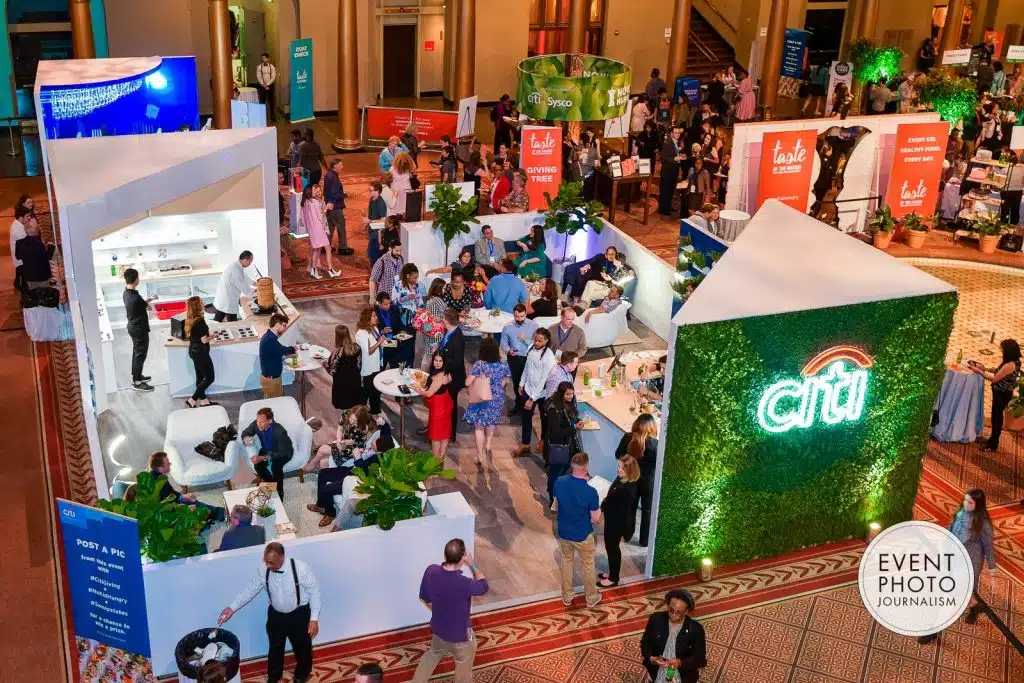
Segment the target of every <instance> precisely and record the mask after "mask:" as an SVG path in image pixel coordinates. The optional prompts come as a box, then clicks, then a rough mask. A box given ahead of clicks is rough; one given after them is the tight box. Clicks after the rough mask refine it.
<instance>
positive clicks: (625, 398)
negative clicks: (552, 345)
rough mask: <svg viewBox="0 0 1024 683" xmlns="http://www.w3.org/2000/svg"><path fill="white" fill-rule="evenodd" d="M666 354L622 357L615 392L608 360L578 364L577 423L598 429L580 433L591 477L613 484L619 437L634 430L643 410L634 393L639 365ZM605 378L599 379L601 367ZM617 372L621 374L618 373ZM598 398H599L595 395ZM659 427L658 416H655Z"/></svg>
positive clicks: (652, 353)
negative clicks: (620, 376)
mask: <svg viewBox="0 0 1024 683" xmlns="http://www.w3.org/2000/svg"><path fill="white" fill-rule="evenodd" d="M665 353H666V351H665V350H663V349H662V350H654V351H633V352H626V353H623V354H622V357H621V360H622V362H623V363H624V364H625V366H626V367H625V373H624V374H625V381H623V379H622V378H620V379H619V382H618V384H617V385H616V386H615V388H612V387H611V383H610V374H611V373H610V369H609V368H610V366H611V363H612V361H611V359H606V360H599V361H588V362H586V363H580V366H579V369H577V370H576V401H577V403H578V404H579V412H580V419H581V420H585V421H587V422H589V423H591V424H594V425H596V426H597V429H594V428H593V427H591V426H589V425H588V426H585V427H584V429H583V431H582V432H581V433H580V446H582V448H583V450H584V451H585V452H586V453H587V455H589V456H590V474H592V475H597V476H601V477H604V478H605V479H607V480H608V481H614V480H615V477H616V476H617V474H618V461H617V460H616V458H615V449H616V448H617V447H618V445H619V441H621V440H622V436H623V435H624V434H626V433H628V432H629V431H630V430H631V429H632V428H633V422H634V421H635V420H636V418H637V417H638V416H639V415H640V411H641V410H644V409H645V408H644V407H643V405H642V402H641V400H640V397H639V395H638V393H637V390H636V387H635V384H636V382H637V380H638V379H639V376H640V366H641V365H653V364H654V363H656V362H657V361H658V359H659V358H661V357H662V356H664V355H665ZM602 365H604V366H605V376H604V377H603V378H602V377H600V376H599V375H600V372H601V366H602ZM587 371H589V373H590V383H589V384H584V381H583V380H584V374H585V372H587ZM619 372H622V370H621V369H620V370H619ZM598 394H600V395H598ZM654 415H655V417H656V418H659V419H658V422H659V424H660V422H661V421H660V415H659V414H658V413H657V412H655V413H654Z"/></svg>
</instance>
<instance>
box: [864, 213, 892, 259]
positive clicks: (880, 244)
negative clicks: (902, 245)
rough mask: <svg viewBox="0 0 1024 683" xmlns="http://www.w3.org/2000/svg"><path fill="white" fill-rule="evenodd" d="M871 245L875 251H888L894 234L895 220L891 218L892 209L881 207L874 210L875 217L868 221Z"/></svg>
mask: <svg viewBox="0 0 1024 683" xmlns="http://www.w3.org/2000/svg"><path fill="white" fill-rule="evenodd" d="M868 227H869V228H870V229H871V235H872V238H873V243H874V245H875V248H877V249H888V248H889V243H890V242H892V236H893V233H894V232H896V220H895V219H894V218H893V217H892V209H890V208H889V207H888V206H883V207H880V208H878V209H876V210H875V215H874V216H872V218H871V220H870V221H868Z"/></svg>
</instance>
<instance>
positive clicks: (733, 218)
mask: <svg viewBox="0 0 1024 683" xmlns="http://www.w3.org/2000/svg"><path fill="white" fill-rule="evenodd" d="M718 217H719V220H720V222H721V226H722V228H721V230H720V232H719V235H718V236H719V237H721V238H722V239H724V240H726V241H728V242H732V241H733V240H735V239H736V238H737V237H739V234H740V233H741V232H743V229H744V228H745V227H747V223H749V222H750V214H749V213H747V212H746V211H740V210H739V209H723V210H721V211H719V212H718Z"/></svg>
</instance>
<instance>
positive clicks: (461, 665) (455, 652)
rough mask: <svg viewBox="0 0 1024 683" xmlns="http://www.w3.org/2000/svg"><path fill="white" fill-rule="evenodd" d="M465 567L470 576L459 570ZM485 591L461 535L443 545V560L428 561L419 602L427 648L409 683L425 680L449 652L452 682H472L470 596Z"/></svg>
mask: <svg viewBox="0 0 1024 683" xmlns="http://www.w3.org/2000/svg"><path fill="white" fill-rule="evenodd" d="M463 567H469V570H470V571H471V572H473V578H472V579H471V578H469V577H468V576H466V575H465V574H463V573H462V568H463ZM486 592H487V578H486V577H485V576H484V575H483V573H482V572H481V571H480V569H479V568H478V567H477V566H476V565H475V564H473V557H472V556H471V555H470V554H469V550H467V549H466V544H465V542H463V540H462V539H461V538H453V539H452V540H450V541H448V543H446V544H445V546H444V564H432V565H430V566H429V567H427V570H426V571H425V572H423V581H422V582H421V583H420V602H422V603H423V604H424V605H425V606H426V608H427V609H428V610H430V631H431V633H432V634H433V638H432V639H431V641H430V649H429V650H427V651H426V652H424V653H423V657H422V658H421V659H420V663H419V666H417V667H416V673H415V674H413V677H412V683H427V680H428V679H429V678H430V676H431V675H432V674H433V673H434V669H435V668H436V667H437V665H438V663H439V662H440V661H441V660H442V659H444V658H445V657H446V656H448V655H449V654H450V655H451V656H452V658H453V659H454V660H455V681H454V683H472V680H473V656H474V655H475V654H476V638H474V637H473V625H472V624H471V623H470V620H469V611H470V609H471V608H472V606H473V597H474V596H477V595H483V594H484V593H486Z"/></svg>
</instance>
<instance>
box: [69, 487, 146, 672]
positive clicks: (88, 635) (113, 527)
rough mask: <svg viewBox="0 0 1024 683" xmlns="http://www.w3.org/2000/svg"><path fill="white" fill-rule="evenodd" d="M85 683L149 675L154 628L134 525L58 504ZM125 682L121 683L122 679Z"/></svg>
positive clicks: (90, 509)
mask: <svg viewBox="0 0 1024 683" xmlns="http://www.w3.org/2000/svg"><path fill="white" fill-rule="evenodd" d="M57 511H58V514H59V516H60V525H61V536H62V537H63V541H64V565H65V567H66V568H67V574H68V586H69V588H70V599H71V612H72V618H73V620H74V630H75V636H76V641H77V650H78V659H79V673H80V674H81V675H80V678H79V680H81V681H83V682H84V681H89V682H91V681H101V680H103V681H105V680H108V679H107V678H105V676H106V675H108V674H109V673H113V674H118V675H120V674H121V673H123V672H124V671H125V670H129V669H130V670H133V671H138V672H139V673H147V672H148V673H149V674H150V675H152V664H151V662H150V660H149V658H150V656H151V653H150V648H149V622H148V620H147V617H146V589H145V584H144V582H143V578H142V557H141V551H140V549H139V530H138V523H137V522H136V521H135V520H134V519H130V518H128V517H122V516H120V515H115V514H113V513H109V512H105V511H103V510H100V509H98V508H94V507H89V506H86V505H79V504H78V503H72V502H70V501H67V500H58V501H57ZM118 680H120V679H118Z"/></svg>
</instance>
